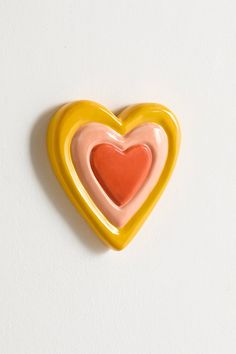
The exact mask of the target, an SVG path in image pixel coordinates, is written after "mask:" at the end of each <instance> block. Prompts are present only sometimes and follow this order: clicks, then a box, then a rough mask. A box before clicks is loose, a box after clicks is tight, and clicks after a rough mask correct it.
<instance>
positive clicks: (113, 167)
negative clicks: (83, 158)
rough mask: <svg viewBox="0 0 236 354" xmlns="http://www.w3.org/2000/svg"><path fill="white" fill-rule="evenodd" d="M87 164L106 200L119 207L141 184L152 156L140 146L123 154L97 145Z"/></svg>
mask: <svg viewBox="0 0 236 354" xmlns="http://www.w3.org/2000/svg"><path fill="white" fill-rule="evenodd" d="M90 164H91V167H92V171H93V173H94V175H95V177H96V178H97V180H98V182H99V183H100V185H101V186H102V188H103V189H104V191H105V192H106V193H107V195H108V197H109V198H110V199H111V200H112V201H113V202H114V203H115V204H116V205H118V206H119V207H123V206H124V205H125V204H127V203H128V202H129V201H130V200H131V199H133V197H134V196H135V194H136V193H137V192H138V191H139V190H140V188H141V187H142V186H143V184H144V183H145V180H146V178H147V176H148V174H149V171H150V168H151V165H152V152H151V149H150V148H149V147H148V145H144V144H140V145H134V146H131V147H130V148H128V149H126V150H121V149H119V148H118V147H116V146H115V145H112V144H99V145H97V146H95V147H94V148H93V150H92V151H91V156H90Z"/></svg>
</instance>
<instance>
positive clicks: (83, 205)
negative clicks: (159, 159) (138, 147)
mask: <svg viewBox="0 0 236 354" xmlns="http://www.w3.org/2000/svg"><path fill="white" fill-rule="evenodd" d="M91 122H98V123H102V124H104V125H106V126H108V127H110V128H111V129H113V130H115V131H116V132H117V133H119V134H121V135H125V134H127V133H128V132H129V131H131V130H133V129H134V128H135V127H137V126H138V125H140V124H143V123H155V124H158V125H160V126H161V127H162V128H163V129H164V130H165V132H166V134H167V137H168V156H167V160H166V163H165V166H164V169H163V171H162V174H161V176H160V178H159V180H158V181H157V183H156V185H155V187H154V188H153V190H152V191H151V193H150V194H149V196H148V197H147V199H146V200H145V202H144V203H143V204H142V205H141V207H140V208H139V209H138V211H137V212H136V213H135V215H134V216H133V217H132V218H131V219H130V220H129V222H128V223H127V224H126V225H124V226H123V227H122V228H116V227H115V226H113V225H112V224H111V223H110V222H109V221H108V220H107V219H106V217H105V216H104V215H103V214H102V213H101V212H100V210H99V209H98V208H97V206H96V205H95V203H94V202H93V200H92V199H91V198H90V196H89V194H88V192H87V191H86V190H85V188H84V187H83V185H82V183H81V182H80V180H79V177H78V175H77V173H76V171H75V168H74V165H73V162H72V158H71V151H70V147H71V141H72V138H73V136H74V134H75V133H76V131H77V130H78V129H79V128H80V127H81V126H82V125H84V124H88V123H91ZM47 145H48V154H49V159H50V161H51V164H52V167H53V169H54V172H55V174H56V176H57V178H58V180H59V182H60V183H61V185H62V187H63V188H64V190H65V192H66V193H67V195H68V197H69V198H70V200H71V202H72V203H73V204H74V205H75V207H76V209H77V210H78V211H79V212H80V213H81V214H82V215H83V217H84V218H85V219H86V221H87V222H88V224H89V225H90V226H91V227H92V229H93V230H94V231H95V233H96V234H97V235H98V236H99V237H100V238H101V239H102V240H103V241H104V242H105V243H106V244H107V245H109V246H111V247H113V248H114V249H116V250H121V249H123V248H124V247H125V246H127V244H128V243H129V242H130V241H131V240H132V239H133V237H134V236H135V234H136V233H137V231H138V230H139V229H140V227H141V226H142V224H143V223H144V221H145V220H146V218H147V217H148V215H149V213H150V212H151V210H152V209H153V207H154V206H155V204H156V203H157V201H158V199H159V198H160V196H161V193H162V192H163V190H164V189H165V187H166V185H167V182H168V180H169V178H170V176H171V174H172V171H173V169H174V166H175V163H176V159H177V156H178V151H179V145H180V128H179V125H178V122H177V119H176V117H175V116H174V114H173V113H172V112H171V111H170V110H169V109H168V108H166V107H164V106H162V105H160V104H157V103H141V104H136V105H132V106H129V107H127V108H125V109H124V110H123V111H122V112H121V113H120V114H119V115H118V116H115V115H114V114H113V113H112V112H111V111H109V110H108V109H106V108H105V107H103V106H102V105H100V104H98V103H96V102H93V101H85V100H84V101H76V102H72V103H68V104H66V105H64V106H62V107H61V108H60V109H59V110H58V111H57V112H56V113H55V114H54V115H53V117H52V119H51V121H50V124H49V127H48V133H47Z"/></svg>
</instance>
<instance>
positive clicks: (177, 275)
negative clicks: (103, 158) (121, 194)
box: [0, 0, 236, 354]
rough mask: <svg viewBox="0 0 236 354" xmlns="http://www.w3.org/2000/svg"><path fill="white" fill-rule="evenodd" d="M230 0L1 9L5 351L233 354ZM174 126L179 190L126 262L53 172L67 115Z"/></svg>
mask: <svg viewBox="0 0 236 354" xmlns="http://www.w3.org/2000/svg"><path fill="white" fill-rule="evenodd" d="M235 10H236V8H235V1H233V0H232V1H230V0H229V1H219V0H218V1H217V0H214V1H213V0H212V1H210V0H200V1H187V0H179V1H175V0H172V1H170V0H169V1H167V0H163V1H159V0H145V1H141V0H133V1H132V0H119V1H111V0H100V1H91V0H90V1H89V0H69V1H66V0H42V1H32V0H24V1H17V0H0V14H1V21H0V62H1V66H0V92H1V95H0V109H1V118H0V121H1V129H0V147H1V155H0V194H1V207H0V208H1V209H0V210H1V213H0V279H1V290H0V353H1V354H15V353H17V354H42V353H44V354H54V353H55V354H59V353H60V354H68V353H70V354H75V353H76V354H77V353H82V354H111V353H112V354H120V353H122V354H156V353H161V354H190V353H191V354H200V353H203V354H225V353H227V354H234V353H235V352H236V230H235V189H236V186H235V180H236V171H235V166H236V159H235V155H236V154H235V150H236V146H235V140H236V138H235V131H236V123H235V122H236V103H235V102H236V99H235V91H236V65H235V63H236V41H235V37H236V21H235ZM84 98H86V99H92V100H95V101H98V102H100V103H102V104H104V105H106V106H107V107H109V108H110V109H113V110H116V109H120V108H121V107H123V106H125V105H127V104H132V103H137V102H143V101H156V102H160V103H162V104H165V105H167V106H168V107H169V108H171V109H172V110H173V111H174V112H175V113H176V115H177V116H178V117H179V120H180V123H181V127H182V134H183V141H182V147H181V154H180V158H179V161H178V164H177V168H176V170H175V172H174V176H173V178H172V180H171V182H170V183H169V186H168V188H167V190H166V192H165V193H164V195H163V196H162V198H161V201H160V202H159V204H158V206H157V207H156V209H155V210H154V212H153V214H152V215H151V217H150V218H149V220H148V221H147V222H146V224H145V226H144V227H143V229H142V230H141V232H140V233H139V235H138V236H137V237H136V239H135V240H134V242H133V243H132V244H131V245H130V247H128V248H127V249H126V250H124V251H123V252H122V253H116V252H113V251H106V248H105V247H104V246H103V245H102V244H101V243H100V241H99V240H98V239H97V238H96V237H95V236H94V235H93V234H92V232H90V230H89V228H88V227H87V226H86V224H85V222H84V221H83V220H82V219H81V218H80V217H79V216H78V215H77V213H76V212H75V210H74V209H73V207H72V206H71V205H70V203H69V201H68V200H67V198H66V197H65V195H64V193H63V191H62V190H61V188H60V187H59V185H58V184H57V183H56V181H55V178H54V176H53V174H52V172H51V170H50V168H49V164H48V161H47V156H46V152H45V130H46V125H47V122H48V119H49V116H50V114H51V113H52V112H53V111H54V110H55V108H57V107H58V106H59V105H61V104H62V103H64V102H67V101H70V100H75V99H84Z"/></svg>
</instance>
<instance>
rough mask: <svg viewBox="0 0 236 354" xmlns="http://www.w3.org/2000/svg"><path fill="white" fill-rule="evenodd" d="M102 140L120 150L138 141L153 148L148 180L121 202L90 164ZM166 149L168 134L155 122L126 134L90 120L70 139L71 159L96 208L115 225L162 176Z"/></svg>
mask: <svg viewBox="0 0 236 354" xmlns="http://www.w3.org/2000/svg"><path fill="white" fill-rule="evenodd" d="M100 144H109V145H112V146H113V147H114V148H117V149H119V150H121V151H125V150H127V149H130V148H131V147H133V146H135V145H145V146H147V147H148V148H149V149H150V150H151V154H152V161H151V166H150V168H149V170H148V173H147V174H146V176H145V180H144V181H143V182H142V184H141V186H139V188H138V190H136V193H134V195H132V198H130V199H129V200H128V201H126V203H123V204H122V203H121V205H117V204H116V203H115V202H114V200H112V198H111V196H109V195H108V193H107V192H106V191H105V190H104V188H103V186H102V184H101V183H99V180H98V178H97V177H96V176H95V174H94V171H93V169H92V167H91V152H92V151H93V149H94V148H95V147H96V146H98V145H100ZM167 153H168V138H167V135H166V133H165V131H164V129H163V128H162V127H160V126H159V125H157V124H154V123H146V124H143V125H140V126H138V127H137V128H135V129H134V130H132V131H131V132H130V133H128V134H127V135H125V136H122V135H120V134H118V133H117V132H115V131H114V130H112V129H111V128H109V127H107V126H105V125H103V124H100V123H89V124H87V125H85V126H83V127H81V128H80V129H79V130H78V131H77V132H76V134H75V135H74V137H73V139H72V143H71V156H72V161H73V164H74V167H75V171H76V173H77V175H78V177H79V179H80V181H81V183H82V184H83V186H84V188H85V190H86V191H87V193H88V194H89V195H90V197H91V199H92V200H93V202H94V203H95V205H96V206H97V208H98V209H99V210H100V211H101V212H102V213H103V215H104V216H105V217H106V218H107V220H108V221H109V222H110V223H111V224H113V225H114V226H116V227H123V226H124V225H125V224H126V223H127V222H128V221H129V220H130V219H131V218H132V216H133V215H134V214H135V213H136V212H137V211H138V209H139V208H140V207H141V205H142V204H143V202H144V201H145V200H146V198H147V197H148V195H149V194H150V192H151V191H152V189H153V188H154V186H155V185H156V183H157V182H158V180H159V178H160V175H161V172H162V170H163V168H164V165H165V162H166V158H167ZM100 182H101V181H100Z"/></svg>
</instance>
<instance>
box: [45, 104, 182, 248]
mask: <svg viewBox="0 0 236 354" xmlns="http://www.w3.org/2000/svg"><path fill="white" fill-rule="evenodd" d="M179 143H180V131H179V126H178V123H177V120H176V118H175V117H174V115H173V113H172V112H171V111H169V110H168V109H167V108H166V107H164V106H161V105H159V104H155V103H144V104H138V105H134V106H130V107H128V108H126V109H125V110H123V111H122V112H121V113H120V114H119V115H118V117H116V116H115V115H114V114H113V113H112V112H110V111H109V110H107V109H106V108H105V107H103V106H101V105H99V104H97V103H95V102H91V101H78V102H74V103H70V104H67V105H65V106H63V107H62V108H60V109H59V110H58V111H57V112H56V114H55V115H54V116H53V118H52V120H51V122H50V125H49V129H48V152H49V157H50V160H51V163H52V166H53V169H54V171H55V174H56V176H57V178H58V179H59V181H60V183H61V185H62V186H63V188H64V189H65V191H66V193H67V195H68V196H69V198H70V199H71V201H72V202H73V204H74V205H75V207H76V208H77V209H78V210H79V212H80V213H81V214H82V215H83V216H84V218H85V219H86V220H87V221H88V223H89V224H90V225H91V227H92V228H93V229H94V231H95V232H96V234H97V235H98V236H99V237H100V238H101V239H102V240H103V241H104V242H105V243H106V244H108V245H110V246H112V247H113V248H115V249H118V250H120V249H123V248H124V247H125V246H126V245H127V244H128V243H129V242H130V241H131V239H132V238H133V237H134V235H135V234H136V232H137V231H138V229H139V228H140V226H141V225H142V224H143V222H144V221H145V219H146V217H147V216H148V214H149V213H150V211H151V210H152V208H153V207H154V205H155V203H156V202H157V200H158V199H159V197H160V195H161V193H162V191H163V190H164V188H165V186H166V184H167V181H168V179H169V177H170V175H171V172H172V170H173V168H174V165H175V162H176V158H177V155H178V150H179Z"/></svg>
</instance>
